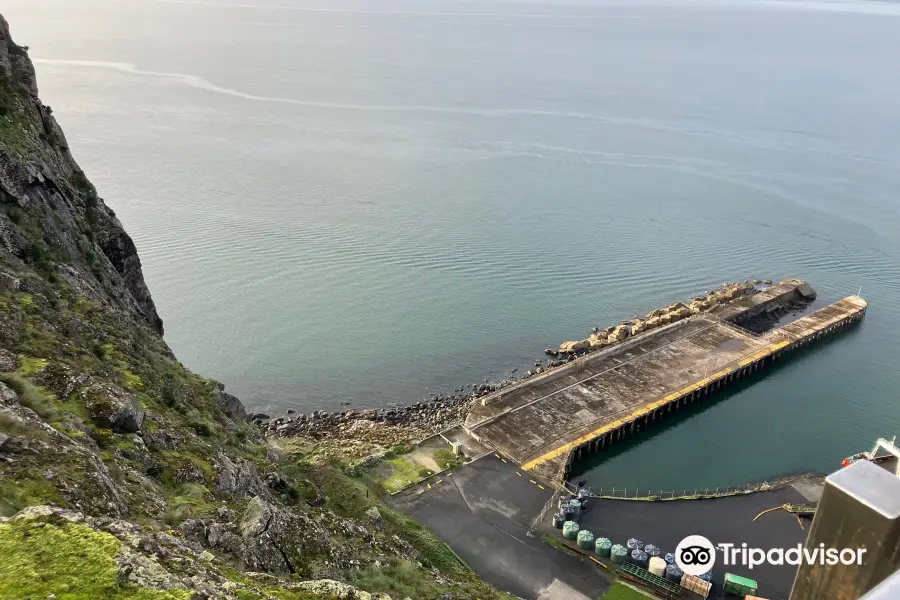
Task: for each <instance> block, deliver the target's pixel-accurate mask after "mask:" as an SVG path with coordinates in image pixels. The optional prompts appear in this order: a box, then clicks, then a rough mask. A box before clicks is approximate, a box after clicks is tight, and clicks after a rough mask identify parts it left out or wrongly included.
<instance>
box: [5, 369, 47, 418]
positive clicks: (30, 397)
mask: <svg viewBox="0 0 900 600" xmlns="http://www.w3.org/2000/svg"><path fill="white" fill-rule="evenodd" d="M0 381H2V382H3V383H5V384H6V385H7V386H9V389H11V390H12V391H14V392H15V393H16V394H18V396H19V402H20V403H21V404H22V405H23V406H27V407H28V408H30V409H31V410H33V411H34V412H36V413H37V414H38V415H40V416H41V417H42V418H43V419H44V420H45V421H55V420H57V419H58V417H59V410H58V409H57V408H56V406H55V405H54V404H53V396H52V395H51V394H48V393H47V392H46V391H45V390H44V389H43V388H39V387H38V386H36V385H34V384H32V383H31V382H30V381H28V380H27V379H25V378H24V377H22V376H21V375H19V374H17V373H7V374H4V375H0Z"/></svg>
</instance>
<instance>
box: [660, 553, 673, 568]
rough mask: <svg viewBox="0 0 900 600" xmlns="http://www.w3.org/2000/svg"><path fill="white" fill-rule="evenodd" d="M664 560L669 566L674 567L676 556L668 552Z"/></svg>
mask: <svg viewBox="0 0 900 600" xmlns="http://www.w3.org/2000/svg"><path fill="white" fill-rule="evenodd" d="M663 560H664V561H666V564H667V565H674V564H675V555H674V554H672V553H671V552H666V555H665V556H663Z"/></svg>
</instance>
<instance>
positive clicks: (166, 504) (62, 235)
mask: <svg viewBox="0 0 900 600" xmlns="http://www.w3.org/2000/svg"><path fill="white" fill-rule="evenodd" d="M162 332H163V326H162V321H161V320H160V318H159V315H158V314H157V312H156V308H155V306H154V304H153V300H152V298H151V297H150V292H149V291H148V289H147V286H146V284H145V282H144V279H143V275H142V273H141V263H140V259H139V258H138V255H137V252H136V250H135V246H134V243H133V242H132V240H131V238H130V237H129V236H128V234H127V233H126V232H125V231H124V230H123V229H122V226H121V224H120V223H119V221H118V220H117V219H116V217H115V214H114V213H113V211H112V210H111V209H110V208H109V207H107V206H106V204H105V203H104V202H103V200H102V199H101V198H100V197H99V196H98V195H97V190H96V189H95V188H94V186H93V185H91V183H90V182H89V181H88V179H87V177H86V176H85V174H84V173H83V172H82V171H81V170H80V169H79V168H78V165H77V164H76V163H75V161H74V159H73V158H72V155H71V153H70V152H69V148H68V144H67V143H66V139H65V136H64V135H63V132H62V130H61V129H60V127H59V125H58V124H57V122H56V120H55V119H54V117H53V115H52V112H51V110H50V108H49V107H47V106H44V105H43V104H42V103H41V101H40V100H39V98H38V90H37V83H36V81H35V74H34V69H33V67H32V64H31V62H30V61H29V59H28V54H27V50H26V49H25V48H23V47H20V46H18V45H16V44H15V43H14V42H13V40H12V39H11V37H10V34H9V28H8V26H7V23H6V21H5V20H3V18H2V17H0V555H2V556H3V559H2V560H0V597H2V598H4V599H7V598H8V599H16V598H48V597H54V595H55V596H56V597H62V596H65V597H71V598H130V597H140V598H166V599H189V598H194V599H202V598H227V599H232V600H233V599H237V598H240V599H242V600H246V599H259V598H280V599H282V600H284V599H298V600H299V599H301V598H347V599H350V598H363V599H364V598H381V597H382V596H379V595H374V594H369V593H368V592H364V591H361V589H366V588H368V589H369V590H370V591H371V592H387V593H390V594H392V595H393V597H394V598H404V597H407V596H408V597H413V598H417V599H418V598H422V599H428V598H444V599H447V600H450V599H452V598H474V597H478V598H482V599H489V598H499V597H503V596H502V595H500V594H498V593H497V592H495V591H494V590H492V589H491V588H490V587H489V586H487V585H486V584H484V583H483V582H481V581H479V580H477V579H476V578H475V577H474V576H473V575H471V574H470V573H469V571H468V570H467V569H466V568H465V566H464V565H462V564H461V563H459V561H458V560H457V559H456V558H455V556H454V555H453V554H452V553H450V552H449V551H448V550H447V548H446V547H445V546H444V545H443V544H441V543H440V542H439V541H438V540H437V539H436V538H434V536H433V535H431V534H430V533H428V532H427V531H425V530H423V529H422V528H421V527H419V526H418V525H416V524H414V523H412V522H411V521H409V520H408V519H407V518H406V517H404V516H403V515H401V514H399V513H396V512H394V511H393V510H391V509H390V508H388V507H387V506H385V505H384V504H382V503H381V502H380V501H379V500H378V499H377V497H376V494H375V493H371V494H370V493H369V492H370V490H369V489H367V488H366V486H365V485H364V484H363V483H362V482H361V481H359V480H356V479H352V478H349V477H347V476H346V475H345V474H344V472H343V470H342V467H341V465H336V464H334V462H333V461H329V460H328V459H321V458H316V457H319V456H321V455H320V454H316V453H314V452H311V450H312V446H310V445H309V444H313V445H314V444H315V441H311V442H305V441H303V440H297V439H291V440H289V441H283V440H282V441H281V442H280V443H281V446H279V445H276V444H275V441H267V440H266V439H265V438H264V437H263V436H262V435H261V433H260V432H259V430H258V429H257V428H256V427H255V426H253V425H251V424H250V423H248V422H246V414H245V412H244V407H243V406H242V405H241V403H240V401H239V400H238V399H237V398H235V397H234V396H231V395H229V394H227V393H226V392H225V391H224V389H223V386H222V385H221V384H219V383H217V382H215V381H211V380H208V379H204V378H203V377H200V376H198V375H196V374H194V373H191V372H190V371H188V370H187V369H185V368H184V366H182V365H181V364H180V363H179V362H178V361H177V360H176V359H175V357H174V356H173V354H172V352H171V351H170V349H169V348H168V346H166V344H165V342H164V341H163V339H162ZM340 580H344V581H349V582H350V583H353V584H354V585H349V584H348V583H340V582H339V581H340Z"/></svg>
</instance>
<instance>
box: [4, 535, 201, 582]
mask: <svg viewBox="0 0 900 600" xmlns="http://www.w3.org/2000/svg"><path fill="white" fill-rule="evenodd" d="M121 547H122V545H121V543H120V542H119V541H118V540H117V539H116V538H114V537H113V536H111V535H109V534H107V533H103V532H98V531H95V530H93V529H91V528H89V527H85V526H83V525H78V524H75V523H67V522H52V521H51V522H34V521H12V522H9V523H6V524H0V556H2V557H3V560H0V598H16V599H18V600H31V599H35V600H37V599H41V600H45V599H46V598H48V597H52V596H51V594H53V595H55V596H56V598H59V599H63V598H64V599H66V600H95V599H97V598H104V599H108V600H120V599H126V598H128V599H134V600H189V599H190V598H191V596H192V594H193V593H192V592H191V591H188V590H168V591H160V590H151V589H146V588H138V587H136V586H133V585H132V586H124V587H123V586H120V585H119V583H118V566H117V564H116V560H115V556H116V554H117V553H118V552H119V550H120V549H121Z"/></svg>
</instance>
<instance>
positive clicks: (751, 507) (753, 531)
mask: <svg viewBox="0 0 900 600" xmlns="http://www.w3.org/2000/svg"><path fill="white" fill-rule="evenodd" d="M817 485H818V486H821V480H818V481H817V480H812V481H810V482H808V483H806V484H805V486H804V487H805V489H806V490H807V491H809V490H812V489H814V488H815V487H816V486H817ZM806 502H807V500H806V497H805V496H804V495H803V494H801V493H800V492H798V491H797V489H795V487H794V486H790V485H788V486H785V487H783V488H781V489H778V490H772V491H766V492H756V493H753V494H744V495H740V496H731V497H727V498H717V499H712V500H680V501H670V502H641V501H633V500H631V501H629V500H598V499H595V500H593V502H592V505H591V508H590V509H589V510H588V511H587V512H586V513H584V514H583V515H582V517H581V519H580V524H581V526H582V528H584V529H589V530H590V531H591V532H593V533H594V534H595V535H596V536H598V537H599V536H602V537H607V538H609V539H611V540H612V541H613V543H616V544H622V545H624V544H625V542H627V541H628V539H629V538H632V537H635V538H638V539H640V540H642V541H643V542H645V543H652V544H655V545H657V546H659V547H660V548H661V549H662V551H663V553H665V552H674V551H675V547H676V546H677V545H678V542H680V541H681V540H682V539H684V538H685V537H687V536H688V535H693V534H697V535H702V536H705V537H706V538H708V539H709V540H711V541H712V542H713V543H715V544H718V543H728V542H730V543H733V544H736V545H737V546H738V547H740V546H741V544H742V543H745V542H746V543H747V545H748V547H752V548H762V549H764V550H769V549H771V548H785V549H787V548H790V547H796V546H797V544H803V543H804V542H805V541H806V536H807V533H808V531H809V525H810V521H809V520H804V521H803V527H805V529H804V528H801V526H800V523H798V521H797V518H796V517H795V516H794V515H791V514H789V513H787V512H785V511H781V510H779V511H772V512H770V513H766V514H764V515H762V516H761V517H759V519H758V520H757V521H754V520H753V518H754V517H755V516H756V515H758V514H759V513H760V512H762V511H764V510H766V509H768V508H774V507H776V506H780V505H782V504H802V503H806ZM550 518H551V516H547V517H545V518H544V520H543V522H542V525H541V530H542V531H544V532H553V533H552V535H556V536H557V537H558V538H560V539H561V537H562V536H561V533H560V532H559V530H554V529H553V528H552V525H551V524H550ZM722 560H723V559H722V554H721V553H718V556H717V563H716V566H715V567H714V568H713V583H714V587H713V593H712V595H711V596H710V598H724V592H723V590H722V580H723V578H724V576H725V573H726V572H728V573H734V574H735V575H742V576H745V577H750V578H751V579H755V580H756V581H757V582H759V595H760V596H761V597H763V598H769V599H771V600H776V599H784V598H787V597H788V595H789V594H790V591H791V586H792V585H793V582H794V575H795V574H796V567H793V566H789V565H787V566H770V565H762V566H758V567H755V568H754V569H753V570H752V571H751V570H749V569H748V568H746V567H740V566H724V565H723V564H722Z"/></svg>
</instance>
